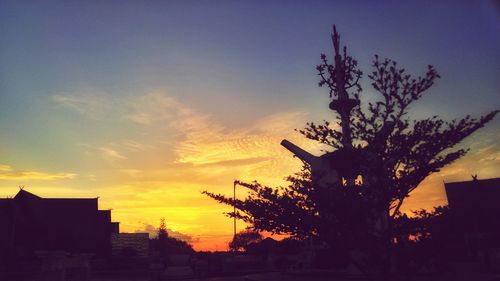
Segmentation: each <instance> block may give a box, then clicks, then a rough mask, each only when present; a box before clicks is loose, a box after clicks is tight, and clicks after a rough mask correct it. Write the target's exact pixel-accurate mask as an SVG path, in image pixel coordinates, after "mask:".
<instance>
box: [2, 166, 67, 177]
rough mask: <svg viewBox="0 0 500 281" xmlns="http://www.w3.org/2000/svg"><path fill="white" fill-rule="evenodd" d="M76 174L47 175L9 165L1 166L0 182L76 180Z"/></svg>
mask: <svg viewBox="0 0 500 281" xmlns="http://www.w3.org/2000/svg"><path fill="white" fill-rule="evenodd" d="M76 176H77V174H76V173H46V172H40V171H24V170H16V169H14V168H12V167H11V166H9V165H0V180H17V181H18V180H44V181H52V180H59V179H74V178H75V177H76Z"/></svg>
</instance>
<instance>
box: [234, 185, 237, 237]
mask: <svg viewBox="0 0 500 281" xmlns="http://www.w3.org/2000/svg"><path fill="white" fill-rule="evenodd" d="M237 183H238V181H237V180H234V182H233V201H234V202H236V184H237ZM233 213H234V217H233V218H234V234H233V240H234V238H236V205H234V204H233Z"/></svg>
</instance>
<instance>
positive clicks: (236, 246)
mask: <svg viewBox="0 0 500 281" xmlns="http://www.w3.org/2000/svg"><path fill="white" fill-rule="evenodd" d="M260 241H262V235H260V233H258V232H256V231H254V230H252V229H249V228H247V229H245V230H243V231H241V232H239V233H237V234H236V235H235V236H234V237H233V240H232V241H231V242H229V249H231V251H240V250H247V247H248V245H250V244H252V243H258V242H260Z"/></svg>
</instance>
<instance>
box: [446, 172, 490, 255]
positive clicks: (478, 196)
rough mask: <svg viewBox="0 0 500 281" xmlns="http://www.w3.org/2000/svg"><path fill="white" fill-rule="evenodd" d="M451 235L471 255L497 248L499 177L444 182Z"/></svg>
mask: <svg viewBox="0 0 500 281" xmlns="http://www.w3.org/2000/svg"><path fill="white" fill-rule="evenodd" d="M445 190H446V196H447V198H448V205H449V208H450V215H451V219H452V227H453V232H455V234H457V235H458V237H459V239H460V240H461V241H460V243H462V245H464V247H465V250H466V251H467V252H469V254H472V255H478V254H479V255H481V254H483V253H485V252H488V251H490V249H496V248H500V219H499V218H500V178H492V179H484V180H478V179H477V177H476V176H474V177H473V180H472V181H463V182H452V183H445Z"/></svg>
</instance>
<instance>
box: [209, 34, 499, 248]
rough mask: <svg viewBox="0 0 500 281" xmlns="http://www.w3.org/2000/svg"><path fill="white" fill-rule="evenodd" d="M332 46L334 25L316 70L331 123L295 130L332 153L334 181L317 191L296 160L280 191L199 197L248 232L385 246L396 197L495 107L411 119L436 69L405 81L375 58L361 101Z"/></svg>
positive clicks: (354, 79) (355, 74) (342, 53)
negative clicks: (226, 208) (369, 93)
mask: <svg viewBox="0 0 500 281" xmlns="http://www.w3.org/2000/svg"><path fill="white" fill-rule="evenodd" d="M339 41H340V36H339V34H338V33H337V32H336V30H335V28H334V32H333V34H332V42H333V47H334V51H335V52H334V60H333V63H330V61H329V60H328V59H327V56H326V55H325V54H321V57H320V59H321V62H320V64H319V65H318V66H317V67H316V69H317V71H318V76H319V78H320V81H319V86H320V87H326V88H327V89H328V91H329V95H330V97H331V98H333V100H332V102H331V103H330V108H331V109H332V110H334V111H336V120H335V121H334V122H330V121H326V120H325V121H323V122H322V123H319V124H317V123H314V122H310V123H307V124H306V127H305V128H303V129H299V130H298V131H299V132H300V133H301V134H302V135H304V136H305V137H306V138H308V139H311V140H314V141H317V142H318V143H321V144H324V145H327V146H328V147H331V152H329V153H332V155H333V156H334V157H333V156H332V159H333V160H332V161H333V162H334V163H333V164H332V166H333V167H335V169H336V170H337V171H338V173H339V175H340V180H339V181H338V183H336V184H330V185H329V186H319V185H318V184H317V183H316V182H315V181H314V180H313V179H312V176H311V169H310V168H311V167H310V166H309V165H308V163H304V167H303V169H302V171H299V172H298V173H295V174H294V175H291V176H289V177H287V180H288V185H287V186H284V187H269V186H265V185H261V184H260V183H258V182H257V181H254V182H251V183H247V182H239V184H241V185H242V186H245V187H246V188H248V190H250V195H248V197H247V198H245V199H244V200H240V199H236V200H234V199H233V198H231V197H227V196H225V195H222V194H214V193H211V192H208V191H204V193H205V194H206V195H208V196H209V197H211V198H213V199H215V200H216V201H218V202H220V203H224V204H228V205H231V206H235V207H236V209H237V210H236V212H229V213H227V215H228V216H230V217H237V218H238V219H241V220H243V221H245V222H247V223H249V224H250V225H252V227H253V228H254V229H255V230H257V231H270V232H273V233H286V234H290V235H292V236H296V237H299V238H307V237H316V238H319V239H320V240H321V241H324V242H326V243H328V244H329V245H330V246H332V247H334V248H337V249H342V248H343V249H345V250H346V251H348V250H349V249H352V248H353V247H357V248H363V247H364V248H367V247H378V246H374V245H382V244H384V243H374V241H385V242H387V241H391V238H392V237H393V235H394V230H393V222H394V219H395V218H396V217H397V216H398V215H399V214H400V211H399V210H400V207H401V205H402V204H403V202H404V200H405V198H407V197H408V196H409V194H410V192H412V191H413V190H414V189H415V188H417V187H418V185H419V184H420V183H421V182H422V181H423V180H424V179H425V178H426V177H427V176H429V175H430V174H432V173H435V172H439V170H440V169H441V168H443V167H444V166H446V165H448V164H450V163H452V162H453V161H455V160H457V159H459V158H460V157H462V156H464V155H465V154H466V153H467V152H468V149H462V148H454V147H455V146H456V145H457V144H458V143H460V142H461V141H462V140H463V139H464V138H466V137H467V136H469V135H471V134H472V133H474V132H475V131H477V130H478V129H479V128H481V127H483V126H484V125H485V124H486V123H487V122H489V121H490V120H492V119H493V118H494V117H495V115H496V114H497V113H498V111H493V112H490V113H487V114H485V115H484V116H481V117H479V118H472V117H471V116H469V115H467V116H465V117H464V118H461V119H456V120H451V121H445V120H442V119H441V118H439V117H438V116H437V115H435V116H431V117H428V118H425V119H422V120H412V119H411V118H410V117H409V114H408V113H409V111H410V109H411V106H412V105H413V104H414V103H415V102H416V101H418V100H420V99H421V98H422V97H424V96H425V94H426V91H427V90H428V89H429V88H431V87H432V85H433V84H434V83H435V82H436V80H437V79H438V78H440V76H439V74H438V72H437V71H436V69H435V68H434V67H433V66H431V65H429V66H428V67H427V70H426V71H425V74H424V75H423V76H418V77H414V76H412V75H410V74H408V73H407V72H406V70H405V69H404V68H402V67H400V66H399V65H398V64H397V63H396V62H395V61H393V60H391V59H381V58H380V57H379V56H377V55H375V57H374V59H373V62H372V67H373V70H372V71H371V72H370V73H369V74H368V75H367V77H368V79H370V81H371V86H372V87H373V89H374V90H375V91H376V93H377V94H378V95H379V99H378V100H377V101H375V102H370V103H368V104H367V105H364V104H363V103H362V99H361V98H360V96H361V94H362V92H363V89H362V87H361V85H360V79H362V77H363V73H362V71H360V70H359V69H358V63H357V61H356V60H355V59H353V58H352V57H351V56H350V55H348V53H347V48H346V47H343V49H342V50H341V49H340V48H339ZM335 98H338V99H335ZM385 244H387V243H385ZM379 250H380V249H379Z"/></svg>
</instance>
